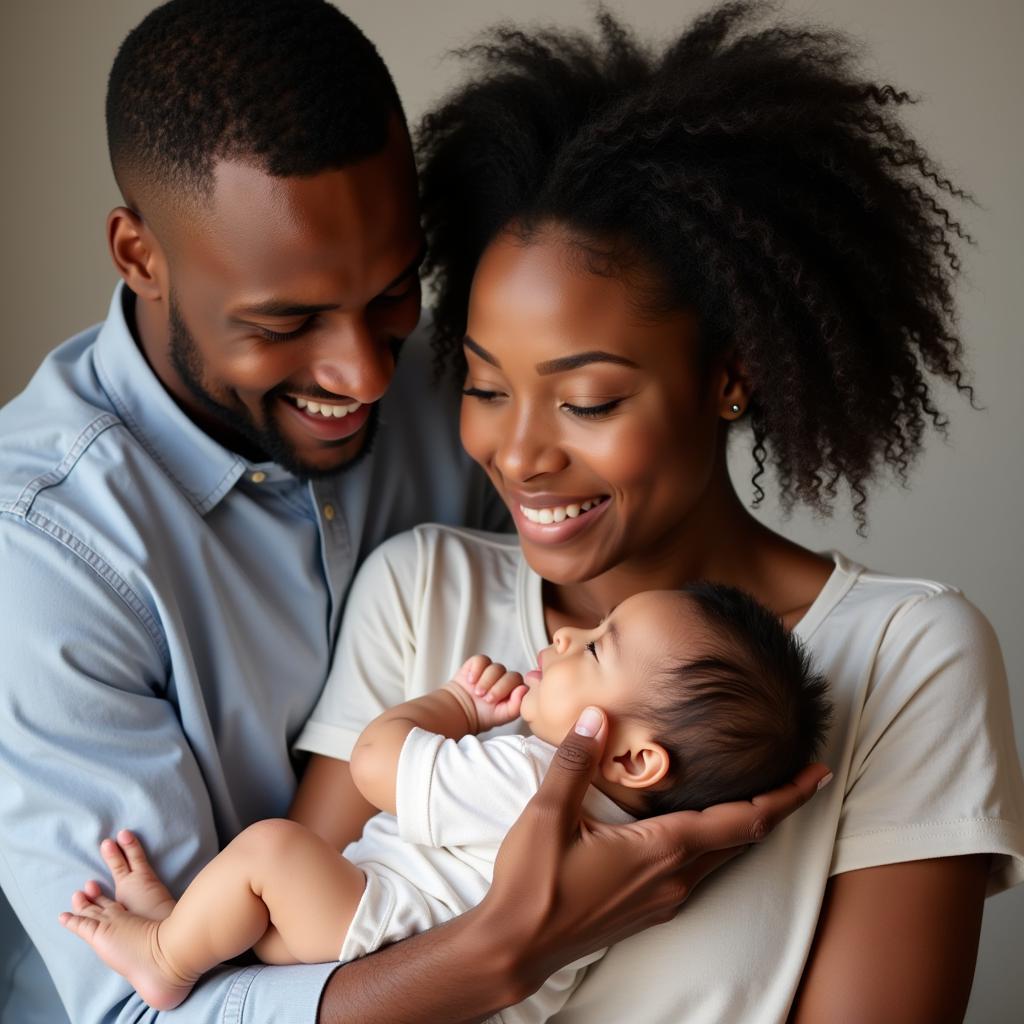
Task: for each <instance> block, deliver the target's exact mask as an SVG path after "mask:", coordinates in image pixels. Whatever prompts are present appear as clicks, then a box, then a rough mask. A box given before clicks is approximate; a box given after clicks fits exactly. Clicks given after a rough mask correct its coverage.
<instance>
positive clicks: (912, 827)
mask: <svg viewBox="0 0 1024 1024" xmlns="http://www.w3.org/2000/svg"><path fill="white" fill-rule="evenodd" d="M950 825H1009V826H1010V827H1011V828H1020V827H1021V826H1020V823H1019V822H1016V821H1010V820H1008V819H1007V818H950V819H949V820H948V821H928V822H910V823H909V824H906V825H887V826H886V827H885V828H874V829H869V830H868V831H867V832H854V833H852V834H851V835H848V836H839V837H838V838H837V839H836V842H837V843H843V842H846V840H848V839H864V838H866V837H868V836H879V835H885V834H886V833H891V832H924V831H928V830H932V829H941V828H948V827H949V826H950Z"/></svg>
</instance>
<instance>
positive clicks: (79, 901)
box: [71, 883, 93, 914]
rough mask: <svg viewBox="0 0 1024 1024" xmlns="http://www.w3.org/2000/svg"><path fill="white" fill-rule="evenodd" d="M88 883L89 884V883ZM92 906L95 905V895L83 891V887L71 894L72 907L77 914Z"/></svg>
mask: <svg viewBox="0 0 1024 1024" xmlns="http://www.w3.org/2000/svg"><path fill="white" fill-rule="evenodd" d="M86 884H87V885H88V884H89V883H86ZM91 906H93V897H92V896H91V895H90V894H89V893H86V892H82V890H81V889H76V890H75V891H74V892H73V893H72V894H71V909H72V910H73V911H74V912H75V913H76V914H81V913H82V912H83V911H84V910H85V909H86V907H91Z"/></svg>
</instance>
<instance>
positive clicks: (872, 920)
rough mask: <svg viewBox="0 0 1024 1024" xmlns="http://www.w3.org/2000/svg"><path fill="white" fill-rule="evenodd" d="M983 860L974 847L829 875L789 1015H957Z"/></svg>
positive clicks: (813, 1018) (829, 1018)
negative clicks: (968, 851)
mask: <svg viewBox="0 0 1024 1024" xmlns="http://www.w3.org/2000/svg"><path fill="white" fill-rule="evenodd" d="M988 868H989V857H988V855H987V854H977V855H972V856H964V857H938V858H935V859H934V860H917V861H909V862H907V863H904V864H887V865H884V866H881V867H875V868H865V869H863V870H861V871H847V872H845V873H843V874H841V875H836V876H835V877H834V878H832V879H831V880H830V881H829V883H828V887H827V888H826V890H825V901H824V904H823V905H822V910H821V917H820V918H819V921H818V929H817V932H816V933H815V937H814V944H813V946H812V947H811V953H810V957H809V959H808V962H807V966H806V968H805V969H804V975H803V979H802V981H801V983H800V989H799V991H798V992H797V997H796V1001H795V1003H794V1006H793V1010H792V1013H791V1015H790V1024H846V1022H850V1024H854V1022H856V1024H883V1022H888V1021H899V1022H900V1024H946V1022H949V1024H959V1022H960V1021H962V1020H963V1016H964V1011H965V1010H966V1008H967V999H968V997H969V996H970V994H971V982H972V981H973V979H974V963H975V958H976V957H977V953H978V935H979V933H980V930H981V914H982V907H983V903H984V899H985V886H986V881H987V878H988Z"/></svg>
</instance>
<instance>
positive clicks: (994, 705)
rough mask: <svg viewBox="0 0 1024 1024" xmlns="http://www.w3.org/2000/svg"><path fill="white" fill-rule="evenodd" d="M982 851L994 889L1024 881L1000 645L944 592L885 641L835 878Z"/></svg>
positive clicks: (910, 610)
mask: <svg viewBox="0 0 1024 1024" xmlns="http://www.w3.org/2000/svg"><path fill="white" fill-rule="evenodd" d="M974 853H990V854H993V857H992V866H991V875H990V878H989V895H992V894H994V893H997V892H1001V891H1002V890H1003V889H1006V888H1009V887H1010V886H1012V885H1015V884H1017V882H1019V881H1021V880H1022V879H1024V782H1022V780H1021V769H1020V761H1019V759H1018V756H1017V750H1016V745H1015V743H1014V735H1013V724H1012V719H1011V714H1010V701H1009V693H1008V688H1007V681H1006V669H1005V667H1004V664H1003V658H1002V653H1001V652H1000V649H999V642H998V640H997V639H996V636H995V633H994V631H993V629H992V627H991V625H990V624H989V622H988V620H987V619H986V618H985V617H984V616H983V615H982V614H981V612H979V611H978V609H977V608H975V607H974V606H973V605H972V604H971V603H970V602H969V601H967V600H966V599H965V598H964V597H963V596H962V595H961V594H959V593H957V592H955V591H941V592H939V593H935V594H931V595H928V596H921V597H917V598H915V599H913V600H911V601H909V602H908V603H907V604H906V605H905V606H903V607H902V608H901V609H899V611H897V612H896V614H895V615H894V616H893V619H892V621H891V622H890V624H889V627H888V629H887V630H886V633H885V635H884V637H883V639H882V641H881V645H880V647H879V651H878V654H877V657H876V660H875V667H874V671H873V675H872V678H871V681H870V684H869V690H868V694H867V697H866V700H865V702H864V705H863V709H862V711H861V718H860V721H859V723H858V726H857V734H856V740H855V745H854V749H853V754H852V761H851V764H850V770H849V774H848V778H847V789H846V794H845V799H844V803H843V810H842V814H841V817H840V822H839V831H838V835H837V840H836V844H835V850H834V854H833V858H832V865H831V869H830V873H831V874H833V875H835V874H840V873H842V872H844V871H854V870H857V869H859V868H866V867H874V866H877V865H880V864H892V863H900V862H904V861H910V860H921V859H926V858H932V857H950V856H959V855H964V854H974Z"/></svg>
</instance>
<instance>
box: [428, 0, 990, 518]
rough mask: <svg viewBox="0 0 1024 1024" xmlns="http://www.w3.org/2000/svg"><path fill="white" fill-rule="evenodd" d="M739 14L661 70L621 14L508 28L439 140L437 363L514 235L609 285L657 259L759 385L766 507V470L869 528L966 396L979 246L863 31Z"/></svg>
mask: <svg viewBox="0 0 1024 1024" xmlns="http://www.w3.org/2000/svg"><path fill="white" fill-rule="evenodd" d="M765 11H766V5H764V4H761V3H757V2H742V0H741V2H736V3H727V4H724V5H722V6H719V7H717V8H715V9H713V10H712V11H711V12H709V13H708V14H706V15H704V16H703V17H701V18H699V19H698V20H697V21H696V22H694V23H693V25H692V26H691V27H690V28H689V29H688V30H687V31H686V32H684V33H683V34H682V35H681V36H679V37H678V38H677V39H676V40H675V41H674V42H673V43H671V45H669V46H668V47H667V48H666V49H665V50H664V51H663V52H660V53H654V52H653V51H651V50H650V49H648V48H647V47H645V46H644V45H642V44H641V43H639V42H637V40H636V39H635V38H634V37H633V35H632V34H631V33H630V32H629V31H628V30H627V29H626V28H624V27H623V26H622V25H621V24H620V23H619V22H618V21H617V20H616V19H615V18H614V17H613V16H612V15H611V14H609V13H608V12H606V11H601V12H600V13H599V15H598V25H599V33H598V35H597V38H589V37H587V36H585V35H582V34H579V33H575V32H569V31H560V30H554V29H551V30H538V31H533V32H526V31H522V30H520V29H517V28H514V27H511V26H508V25H502V26H499V27H497V28H494V29H492V30H490V31H489V32H488V33H487V34H486V35H485V36H484V37H483V38H482V40H481V41H480V42H478V43H477V44H476V45H473V46H471V47H469V48H468V49H465V50H462V51H459V53H460V55H461V56H463V57H466V58H469V59H470V60H471V61H472V62H473V64H474V73H473V77H472V79H471V80H470V81H469V83H468V84H466V85H464V86H462V87H461V88H460V89H458V90H457V91H456V92H454V93H453V94H452V95H451V96H449V97H448V98H447V100H446V101H445V102H444V103H443V105H441V106H440V107H439V108H438V109H437V110H435V111H434V112H433V113H430V114H428V115H427V116H426V117H425V118H424V120H423V122H422V125H421V128H420V132H419V137H418V144H417V146H418V155H419V158H420V166H421V169H422V193H423V215H424V225H425V229H426V231H427V235H428V240H429V252H428V258H427V265H426V270H427V273H428V274H429V275H431V277H432V279H433V284H434V288H435V292H436V296H437V298H436V306H435V329H436V337H435V345H436V354H437V359H438V365H439V367H443V366H444V365H445V364H449V365H453V366H454V367H455V368H456V371H457V372H461V370H462V366H463V364H462V355H461V352H462V339H463V336H464V334H465V329H466V311H467V306H468V299H469V292H470V285H471V282H472V278H473V273H474V269H475V267H476V264H477V261H478V260H479V258H480V256H481V254H482V253H483V250H484V249H485V247H486V246H487V245H488V243H489V242H490V241H491V240H492V239H493V238H494V237H495V236H496V235H497V234H499V233H500V232H502V231H506V230H513V231H515V232H516V234H517V235H519V236H520V237H522V238H524V239H526V240H528V239H529V238H530V237H531V236H532V235H533V233H534V232H536V231H538V230H540V229H542V228H544V227H545V226H547V225H551V224H556V225H559V226H561V227H563V228H566V229H568V233H569V235H570V237H571V238H572V239H573V241H574V243H575V244H576V245H577V246H578V247H579V249H580V252H581V253H582V254H583V255H584V256H585V257H586V258H587V261H588V266H589V267H590V268H591V269H598V270H599V272H601V269H600V268H604V270H605V272H609V271H608V268H611V270H610V272H614V268H615V267H617V266H625V264H626V261H628V260H633V261H635V260H636V258H637V257H639V258H640V259H641V260H642V261H643V263H644V264H645V265H646V266H648V267H649V268H652V269H653V270H654V271H655V276H656V278H657V292H656V294H649V295H645V296H642V297H640V299H639V300H638V301H641V302H642V303H643V305H644V306H645V308H647V309H648V310H650V311H651V312H654V313H657V312H658V311H659V310H664V309H671V308H681V307H690V308H693V309H695V310H696V311H697V313H698V316H699V319H700V323H701V337H702V345H703V353H704V355H705V357H711V358H713V357H715V356H716V355H720V354H724V353H728V352H735V353H736V354H738V355H739V357H740V358H741V359H742V362H743V364H744V366H745V369H746V372H747V375H748V377H749V380H750V383H751V387H752V398H751V404H750V408H749V413H748V418H749V422H750V426H751V429H752V432H753V455H754V459H755V463H756V470H755V472H754V475H753V484H754V488H755V504H757V503H758V502H760V500H761V499H762V498H763V496H764V491H763V489H762V488H761V486H760V482H759V478H760V477H761V476H762V474H763V473H764V469H765V466H766V464H769V463H770V464H772V465H773V466H774V467H775V470H776V472H777V475H778V480H779V484H780V488H781V499H782V502H783V504H784V506H785V507H787V508H789V507H791V506H792V505H793V503H794V502H796V501H801V502H804V503H806V504H808V505H810V506H811V507H813V508H815V509H816V510H817V511H819V512H821V513H828V512H830V511H831V509H832V507H833V505H834V502H835V498H836V495H837V488H838V486H839V484H840V483H841V482H842V481H845V483H846V484H847V486H848V487H849V489H850V492H851V497H852V501H853V510H854V514H855V516H856V518H857V521H858V524H859V526H860V528H861V529H862V530H863V529H864V524H865V521H866V517H865V503H866V485H867V484H868V483H869V482H870V481H871V479H872V478H873V477H874V476H875V475H876V473H877V471H878V470H879V469H881V468H882V467H883V466H888V467H889V468H891V469H892V470H893V471H894V472H895V474H896V476H897V477H898V478H899V479H901V480H903V481H905V480H906V477H907V471H908V469H909V467H910V464H911V462H912V460H913V459H914V457H915V456H916V455H917V454H918V452H919V451H920V449H921V443H922V438H923V435H924V433H925V429H926V427H927V425H928V423H929V422H930V423H931V424H932V425H933V426H934V427H936V428H937V429H938V430H940V431H944V430H945V427H946V423H947V421H946V419H945V417H944V416H943V415H942V414H941V413H940V412H939V410H938V409H937V408H936V406H935V404H934V402H933V399H932V394H931V391H930V390H929V386H928V375H935V376H938V377H941V378H943V379H945V380H946V381H949V382H951V383H952V384H953V385H955V386H956V387H957V388H958V389H960V390H961V391H964V392H966V393H967V395H968V396H969V397H971V398H972V399H973V393H972V391H971V388H970V386H969V385H968V384H966V383H965V373H964V367H963V362H962V345H961V341H960V338H959V336H958V335H957V333H956V315H955V307H954V302H953V284H954V280H955V278H956V276H957V274H958V272H959V270H960V262H959V260H958V257H957V253H956V244H957V241H958V239H964V240H967V241H970V238H969V236H968V235H967V233H966V232H965V230H964V229H963V227H962V226H961V224H960V223H959V222H958V221H957V220H956V219H955V217H954V216H953V215H952V214H951V213H950V211H949V210H948V209H947V207H946V205H944V201H943V200H944V199H946V198H948V197H956V198H958V199H970V197H969V196H968V195H967V194H966V193H964V192H963V191H961V190H960V189H959V188H957V187H956V186H955V185H953V184H952V183H951V182H950V181H949V180H948V179H947V178H946V177H944V176H943V174H942V173H941V171H940V170H939V169H938V168H937V167H936V165H935V164H934V163H933V162H932V160H931V159H930V158H929V157H928V155H927V154H926V153H925V152H924V150H923V149H922V148H921V146H920V145H919V144H918V143H917V142H916V141H915V140H914V139H913V138H912V136H911V135H910V134H909V132H908V131H907V129H906V128H905V127H904V126H903V125H902V124H901V123H900V122H899V120H898V119H897V117H896V116H895V115H896V111H897V108H899V107H900V106H902V105H903V104H905V103H911V102H914V100H913V99H912V98H911V97H910V96H909V95H908V94H907V93H905V92H899V91H897V90H896V89H894V88H893V87H892V86H889V85H878V84H875V83H873V82H870V81H867V80H865V79H864V78H862V77H860V76H859V74H858V70H857V67H856V58H857V52H856V48H855V47H854V45H853V44H852V43H851V42H850V41H849V40H848V39H847V38H845V37H844V36H842V35H840V34H838V33H835V32H832V31H825V30H820V29H817V28H810V27H804V26H797V27H793V26H790V25H779V24H769V25H768V26H767V27H759V26H758V25H757V24H755V22H756V20H757V19H758V18H759V17H760V16H761V15H763V14H764V13H765Z"/></svg>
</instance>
